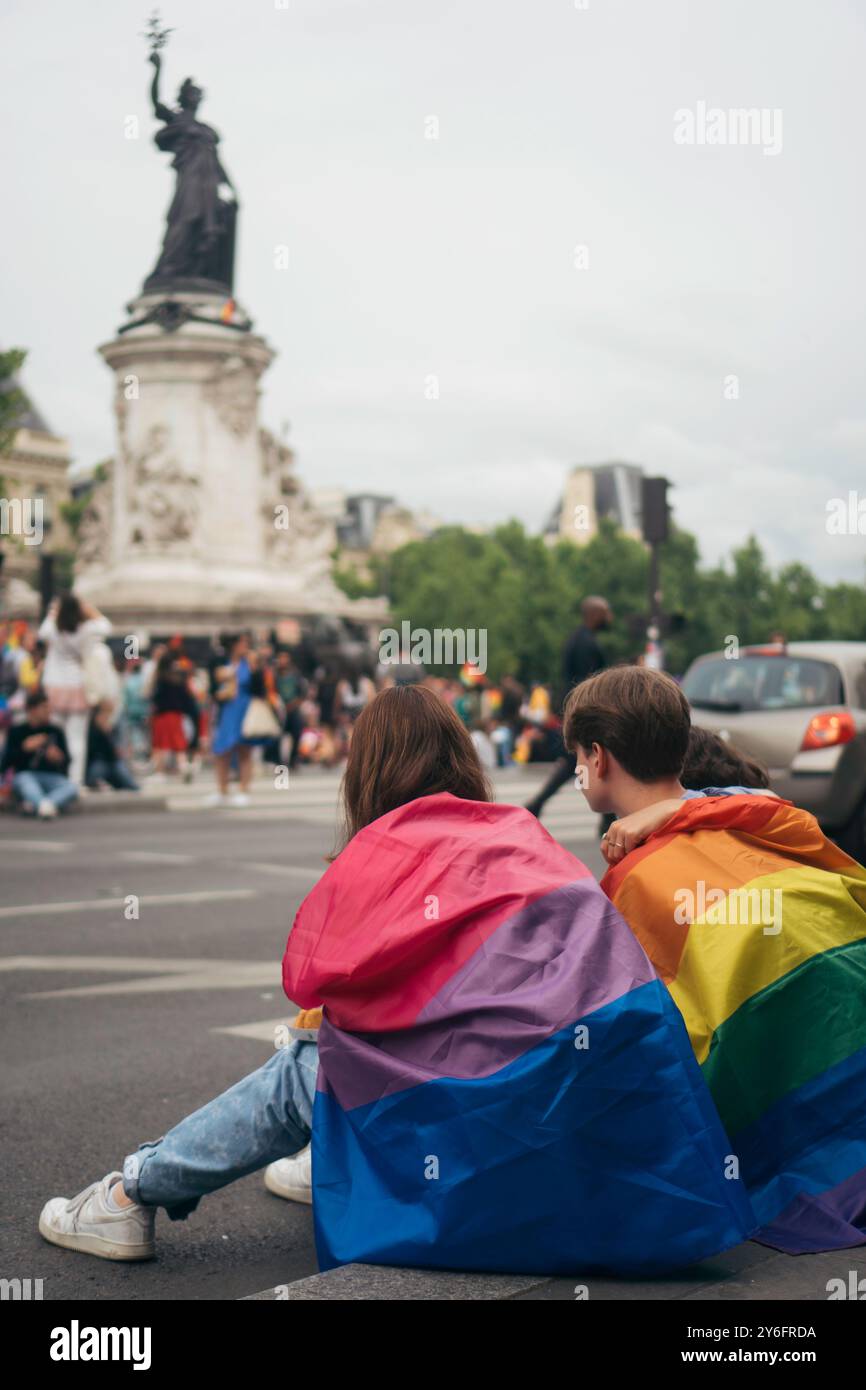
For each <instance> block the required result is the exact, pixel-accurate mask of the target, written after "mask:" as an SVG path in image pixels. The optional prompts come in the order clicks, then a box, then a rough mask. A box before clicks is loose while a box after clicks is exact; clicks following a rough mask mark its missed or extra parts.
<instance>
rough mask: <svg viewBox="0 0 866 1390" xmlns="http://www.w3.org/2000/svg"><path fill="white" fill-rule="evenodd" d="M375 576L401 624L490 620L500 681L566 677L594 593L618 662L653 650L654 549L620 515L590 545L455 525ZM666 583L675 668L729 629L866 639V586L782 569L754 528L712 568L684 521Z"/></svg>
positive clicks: (715, 644) (672, 543)
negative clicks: (619, 522)
mask: <svg viewBox="0 0 866 1390" xmlns="http://www.w3.org/2000/svg"><path fill="white" fill-rule="evenodd" d="M374 579H375V581H376V582H375V583H374V584H373V585H372V586H371V587H370V588H369V589H368V590H366V592H374V593H375V592H379V593H382V592H385V593H386V594H387V596H388V599H389V601H390V605H391V611H392V614H393V619H394V621H395V622H396V623H397V624H398V625H399V623H400V622H402V621H403V620H408V621H409V622H410V623H411V624H412V626H413V628H426V629H428V630H433V629H435V628H486V629H487V650H488V656H487V662H488V674H489V675H490V677H491V678H492V679H493V680H497V679H499V678H500V677H501V676H502V675H504V674H505V673H506V672H512V673H513V674H515V675H517V676H518V677H519V679H521V680H524V681H526V680H530V679H534V680H544V681H547V682H550V683H553V684H554V685H555V684H557V683H558V681H559V679H560V662H561V653H562V646H563V643H564V641H565V639H566V637H567V635H568V634H569V632H571V631H572V629H573V628H574V627H575V626H576V625H577V623H578V622H579V621H580V616H579V615H580V602H581V600H582V599H583V598H585V597H586V596H587V595H589V594H602V595H604V597H605V598H607V599H608V601H609V602H610V604H611V606H612V608H613V611H614V614H615V619H616V621H615V623H614V627H613V629H612V631H611V632H609V633H605V634H604V635H603V636H602V638H601V641H602V645H603V646H604V648H605V651H606V654H607V656H608V659H609V660H610V661H623V660H631V659H634V658H635V657H636V656H637V655H638V653H639V652H641V651H642V650H643V647H644V633H645V624H646V618H647V613H648V608H649V604H648V597H647V588H648V583H649V554H648V551H647V549H646V547H645V546H644V545H643V544H642V543H641V542H640V541H638V540H635V539H633V538H632V537H630V536H626V535H624V534H623V533H622V532H621V531H619V530H618V529H617V528H616V526H615V525H614V523H613V522H611V521H607V520H605V521H602V523H601V525H600V527H599V531H598V534H597V535H596V536H594V537H593V538H592V540H590V541H589V542H588V543H587V544H586V545H583V546H577V545H574V544H572V543H571V542H569V541H558V542H557V543H555V544H554V545H548V544H546V543H545V541H544V540H543V539H542V538H541V537H540V536H529V535H527V534H526V532H525V531H524V529H523V527H522V525H521V524H520V523H519V522H517V521H509V522H506V523H505V524H504V525H501V526H498V527H496V529H495V530H493V531H492V532H490V533H489V534H485V535H476V534H475V533H474V532H471V531H466V530H464V529H463V528H462V527H459V526H447V527H443V528H442V529H441V530H439V531H437V532H436V533H435V534H434V535H433V536H431V537H430V538H429V539H427V540H423V541H412V542H411V543H410V544H409V545H405V546H403V547H402V548H401V549H400V550H398V551H396V552H395V553H394V554H393V555H391V556H389V557H388V560H387V562H380V564H379V567H378V570H377V573H376V575H375V576H374ZM661 582H662V592H663V595H664V597H663V607H664V610H665V612H666V613H668V614H676V615H679V616H680V619H681V630H680V631H675V632H672V633H671V634H670V635H668V636H667V637H666V639H665V655H666V665H667V667H668V669H669V670H671V671H674V672H682V671H684V670H685V668H686V667H687V666H688V664H689V662H690V661H692V660H693V658H694V657H696V656H699V655H701V653H703V652H707V651H714V650H717V649H719V648H721V647H723V646H724V642H725V638H726V637H727V636H729V635H735V636H737V638H738V639H739V641H740V642H741V643H742V644H748V643H754V642H766V641H767V640H768V639H769V637H770V635H771V633H772V632H774V631H776V630H781V631H782V632H784V633H785V636H786V637H787V638H788V640H789V641H797V640H806V639H811V640H818V639H831V638H835V639H851V640H861V641H862V640H864V638H866V587H861V586H857V585H856V584H837V585H829V586H828V585H824V584H822V583H821V582H820V580H818V579H816V578H815V576H814V575H813V574H812V573H811V571H810V570H809V569H807V567H806V566H805V565H802V564H800V563H799V562H796V563H793V564H789V565H786V566H785V567H784V568H783V569H781V570H780V571H779V572H778V573H777V574H774V573H773V572H772V571H771V570H770V568H769V566H768V565H767V562H766V559H765V557H764V555H763V552H762V550H761V547H760V546H759V544H758V542H757V541H756V540H755V538H754V537H753V536H750V537H749V538H748V539H747V540H746V541H745V543H744V544H743V545H742V546H740V547H738V549H736V550H735V551H734V552H733V554H732V555H731V557H730V559H729V561H727V562H726V563H725V564H723V565H717V566H715V567H713V568H712V569H702V568H701V566H700V555H699V551H698V545H697V541H696V539H695V537H694V536H692V535H690V534H689V533H688V532H686V531H680V530H677V529H674V530H673V531H672V534H671V537H670V539H669V540H668V541H667V542H666V544H665V545H664V546H663V548H662V560H661ZM377 586H378V587H377ZM346 592H349V591H348V590H346ZM447 673H448V672H447V671H446V670H443V671H442V672H441V674H447Z"/></svg>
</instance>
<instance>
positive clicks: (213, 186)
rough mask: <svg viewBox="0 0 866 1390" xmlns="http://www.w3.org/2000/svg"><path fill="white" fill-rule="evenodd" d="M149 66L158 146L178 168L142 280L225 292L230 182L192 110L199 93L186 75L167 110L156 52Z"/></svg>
mask: <svg viewBox="0 0 866 1390" xmlns="http://www.w3.org/2000/svg"><path fill="white" fill-rule="evenodd" d="M150 61H151V62H152V63H153V66H154V69H155V71H154V74H153V83H152V85H151V89H150V95H151V99H152V101H153V109H154V113H155V115H156V118H157V120H160V121H164V122H165V124H164V125H163V127H162V129H161V130H158V131H157V133H156V137H155V139H156V143H157V145H158V146H159V148H160V149H161V150H170V151H171V152H172V153H173V155H174V159H173V160H172V167H173V168H175V169H176V170H177V186H176V188H175V193H174V198H173V199H172V204H171V207H170V208H169V210H168V225H167V226H166V230H165V239H164V241H163V243H162V252H161V254H160V257H159V260H158V261H157V263H156V265H155V267H154V269H153V271H152V273H151V274H150V275H149V276H148V278H147V279H146V280H145V282H144V288H145V291H150V290H155V289H174V290H182V289H190V290H195V289H203V290H213V291H215V292H219V293H222V292H227V293H230V292H231V289H232V283H233V270H234V243H235V217H236V215H237V208H238V201H237V194H236V193H235V189H234V185H233V184H232V181H231V179H230V178H229V176H228V174H227V173H226V171H225V169H224V168H223V166H222V164H221V163H220V160H219V155H218V154H217V144H218V143H219V136H218V135H217V133H216V131H215V130H213V129H212V128H211V126H209V125H205V124H204V122H203V121H199V120H196V111H197V110H198V106H199V103H200V101H201V99H202V96H203V95H204V93H203V92H202V90H201V88H200V87H197V86H196V85H195V83H194V82H193V81H192V79H191V78H189V77H188V78H187V79H186V80H185V82H184V84H183V86H182V87H181V89H180V92H179V93H178V103H179V104H178V109H177V110H176V111H172V110H171V109H170V108H169V107H167V106H163V104H162V102H161V101H160V99H159V73H160V66H161V63H160V57H159V53H158V52H153V53H151V55H150Z"/></svg>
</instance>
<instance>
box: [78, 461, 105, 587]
mask: <svg viewBox="0 0 866 1390" xmlns="http://www.w3.org/2000/svg"><path fill="white" fill-rule="evenodd" d="M103 467H105V465H103ZM112 506H113V487H112V475H111V472H110V471H107V473H106V476H104V477H103V478H101V479H99V480H98V481H97V482H96V483H94V486H93V488H92V489H91V492H90V494H89V495H88V498H87V504H86V506H85V508H84V511H83V513H82V516H81V520H80V522H79V523H78V531H77V534H76V538H75V540H76V544H75V557H76V563H77V564H79V565H82V566H84V567H85V568H86V567H87V566H89V565H107V564H108V563H109V561H110V559H111V526H112Z"/></svg>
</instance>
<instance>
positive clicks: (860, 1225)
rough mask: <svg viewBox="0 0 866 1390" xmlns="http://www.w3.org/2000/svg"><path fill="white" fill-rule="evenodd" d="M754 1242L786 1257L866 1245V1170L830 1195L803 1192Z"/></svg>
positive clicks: (838, 1184) (834, 1189) (757, 1235)
mask: <svg viewBox="0 0 866 1390" xmlns="http://www.w3.org/2000/svg"><path fill="white" fill-rule="evenodd" d="M753 1239H754V1240H757V1241H759V1242H760V1244H761V1245H769V1246H770V1248H771V1249H773V1250H783V1251H784V1252H785V1254H786V1255H806V1254H812V1253H814V1252H815V1251H821V1250H847V1249H849V1248H850V1247H852V1246H855V1245H866V1168H861V1169H860V1171H859V1172H858V1173H852V1174H851V1176H850V1178H846V1179H845V1181H844V1182H840V1183H837V1185H836V1186H835V1187H831V1188H829V1189H828V1191H826V1192H817V1193H807V1192H801V1193H800V1194H799V1195H798V1196H797V1197H795V1198H794V1200H793V1202H790V1203H789V1205H788V1206H787V1207H785V1210H784V1211H783V1212H780V1213H779V1215H778V1216H777V1217H776V1219H775V1221H773V1222H772V1224H771V1225H769V1226H762V1227H761V1229H760V1230H759V1231H756V1232H755V1235H754V1236H753Z"/></svg>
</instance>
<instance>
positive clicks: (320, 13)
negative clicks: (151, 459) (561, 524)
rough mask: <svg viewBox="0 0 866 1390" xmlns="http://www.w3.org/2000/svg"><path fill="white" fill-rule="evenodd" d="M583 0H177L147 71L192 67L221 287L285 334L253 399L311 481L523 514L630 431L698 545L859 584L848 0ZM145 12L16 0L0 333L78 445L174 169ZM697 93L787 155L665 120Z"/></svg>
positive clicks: (538, 510)
mask: <svg viewBox="0 0 866 1390" xmlns="http://www.w3.org/2000/svg"><path fill="white" fill-rule="evenodd" d="M584 3H585V0H578V3H577V4H575V0H287V3H286V5H285V8H281V7H280V5H281V0H277V3H275V0H234V2H233V3H231V2H230V0H165V3H164V4H163V5H162V18H163V21H164V22H165V23H166V24H168V25H172V26H174V28H175V33H174V34H172V36H171V39H170V40H169V45H168V48H167V50H166V51H165V61H166V67H165V78H166V84H165V92H164V99H165V100H171V102H172V104H173V102H174V97H175V93H176V91H177V87H178V85H179V83H180V81H181V80H182V79H183V78H184V77H185V76H187V75H191V76H194V77H195V78H196V79H197V80H199V81H200V82H201V83H202V84H203V86H204V88H205V94H206V95H205V101H204V103H203V105H202V107H201V110H200V116H201V118H202V119H203V120H205V121H207V122H208V123H210V124H211V125H213V126H214V127H215V128H216V129H217V130H218V131H219V133H220V135H221V137H222V146H221V153H222V158H223V162H224V163H225V165H226V167H227V168H228V170H229V172H230V173H231V175H232V177H233V179H234V181H235V183H236V185H237V187H238V190H239V193H240V198H241V204H242V207H241V226H240V240H239V254H238V260H237V264H236V296H237V298H238V299H239V301H240V302H241V303H242V305H243V306H244V307H245V308H246V309H247V310H248V312H249V313H250V314H251V315H252V317H253V319H254V320H255V323H256V328H257V330H258V331H260V332H261V333H263V334H264V335H265V337H266V338H267V339H268V341H269V342H270V343H271V345H272V346H273V347H274V348H275V349H276V350H277V352H278V354H279V355H278V357H277V359H276V361H275V362H274V364H273V366H272V367H271V369H270V370H269V372H268V373H267V375H266V377H265V378H264V381H263V386H264V398H263V418H264V423H266V424H268V425H269V426H271V427H272V428H274V429H279V427H280V426H281V424H282V422H283V421H286V420H288V421H290V422H291V435H290V440H291V442H292V444H293V445H294V447H295V449H296V450H297V454H298V465H299V472H300V475H301V477H302V478H303V480H304V482H305V483H306V484H307V486H309V487H312V488H316V487H330V486H337V487H343V488H347V489H349V490H355V491H359V490H364V491H377V492H386V493H392V494H395V495H396V496H397V497H398V498H399V499H400V500H401V501H403V502H404V503H406V504H408V505H410V506H412V507H415V508H424V509H428V510H431V511H433V512H434V513H436V514H437V515H439V516H441V517H443V518H444V519H446V520H453V521H465V522H471V523H481V524H483V525H487V524H491V523H495V522H496V521H499V520H503V519H506V518H508V517H512V516H514V517H518V518H520V519H521V520H522V521H523V522H524V523H525V524H526V525H527V526H529V527H530V528H538V527H540V525H541V524H542V522H543V521H544V519H545V517H546V515H547V514H548V512H549V511H550V509H551V507H552V506H553V505H554V503H555V501H556V499H557V496H558V493H559V491H560V487H561V482H562V478H563V476H564V473H565V471H566V470H567V468H569V467H571V466H574V465H575V464H577V463H592V462H600V461H603V460H607V459H612V458H621V459H626V460H629V461H632V462H635V463H639V464H642V465H643V466H644V467H646V468H647V469H649V470H651V471H654V472H663V473H665V474H666V475H667V476H668V477H670V478H671V479H672V480H673V482H674V483H675V484H676V488H675V491H674V493H673V501H674V505H675V509H676V515H677V519H678V520H679V521H680V522H681V524H683V525H685V526H686V527H688V528H689V529H690V530H693V531H694V532H696V533H697V534H698V536H699V539H700V544H701V550H702V554H703V555H704V558H705V559H707V560H714V559H716V558H717V557H719V556H720V555H723V554H725V553H726V552H728V551H729V550H730V549H731V547H732V546H734V545H735V544H737V543H738V542H739V541H740V540H741V539H742V538H743V537H744V536H745V535H746V534H747V532H748V531H749V530H754V531H756V532H757V534H758V535H759V537H760V539H761V540H762V542H763V543H764V545H765V547H766V549H767V551H768V553H769V555H770V557H771V559H772V561H773V562H774V563H780V562H782V561H784V560H788V559H792V558H801V559H803V560H805V561H806V562H807V563H809V564H810V565H812V566H813V567H814V568H815V569H816V570H817V571H818V572H819V574H821V576H822V577H824V578H827V579H834V578H847V579H851V580H861V579H862V578H863V574H864V555H866V536H857V535H852V536H842V537H840V536H830V535H828V534H827V531H826V526H825V517H826V507H827V502H828V500H829V499H831V498H833V497H839V496H846V495H847V493H848V491H849V489H859V490H860V492H859V495H860V496H861V497H866V468H864V457H866V390H864V386H866V382H864V377H866V367H864V363H866V353H864V321H866V319H864V308H866V304H864V300H866V275H864V256H866V235H864V201H866V200H864V193H863V186H864V175H866V151H864V132H866V120H864V114H866V113H864V106H866V84H864V81H863V72H864V69H866V41H864V40H866V0H859V2H858V3H855V2H854V0H851V2H849V0H822V3H821V4H820V5H816V4H815V3H814V0H654V2H653V3H649V0H588V3H587V4H586V8H582V6H583V4H584ZM150 8H151V6H150V3H149V0H87V3H86V5H84V6H78V5H70V4H69V3H61V0H39V3H38V4H37V3H34V2H33V0H2V20H0V54H2V56H0V102H2V104H3V107H4V108H5V111H4V119H3V127H4V131H5V137H4V141H3V181H4V191H5V192H6V193H7V194H11V197H7V198H6V199H4V202H5V210H4V214H3V257H2V276H3V281H4V285H3V306H4V307H3V314H2V327H0V333H2V341H3V343H4V345H16V346H18V345H20V346H23V347H27V348H29V350H30V358H29V362H28V365H27V368H26V373H25V378H24V384H25V386H26V387H27V388H28V389H29V391H30V392H31V394H32V396H33V397H34V400H35V401H36V403H37V404H38V406H39V407H40V409H41V410H42V412H43V413H44V414H45V416H46V417H47V419H48V421H49V423H50V425H51V426H52V428H53V429H54V430H56V431H57V432H58V433H63V434H65V435H67V436H68V438H69V439H70V441H71V444H72V449H73V453H74V456H75V458H76V460H78V461H79V462H81V463H91V462H95V461H96V460H98V459H99V458H102V457H105V456H106V455H108V454H110V453H111V452H112V450H113V437H112V425H113V416H112V412H111V409H110V404H111V378H110V374H109V371H108V368H107V367H106V366H105V364H104V363H103V362H102V360H101V359H100V358H99V357H98V356H97V354H96V351H95V349H96V345H97V344H98V343H101V342H104V341H106V340H107V339H109V338H110V337H111V336H113V334H114V332H115V330H116V328H117V326H118V325H119V324H120V323H121V322H122V321H123V317H124V313H123V308H124V305H125V304H126V302H127V301H128V300H129V299H130V298H131V297H132V296H133V295H134V294H135V293H136V292H137V291H138V290H139V288H140V285H141V282H142V280H143V279H144V277H145V276H146V275H147V274H148V273H149V272H150V270H151V269H152V266H153V264H154V262H155V260H156V256H157V252H158V248H159V244H160V240H161V236H162V228H163V219H164V215H165V211H166V209H167V207H168V204H169V201H170V198H171V193H172V187H173V177H174V176H173V174H172V173H171V171H170V168H169V160H168V157H167V156H165V155H162V154H160V153H159V152H158V151H157V150H156V148H155V146H154V145H153V143H152V136H153V133H154V131H155V130H156V128H157V126H156V123H155V121H154V120H153V117H152V113H151V111H150V108H149V101H148V84H149V78H150V74H151V69H150V67H149V65H148V64H147V62H146V51H147V50H146V45H145V42H144V40H143V39H142V38H141V37H139V35H140V33H141V31H142V30H143V29H144V27H145V20H146V17H147V14H148V12H149V9H150ZM700 102H705V103H707V105H708V106H709V107H718V108H722V109H723V110H728V109H731V108H739V107H758V108H766V109H767V110H768V111H770V112H772V111H774V110H778V111H780V112H781V127H778V129H777V133H779V132H780V133H781V150H780V151H779V152H778V153H776V154H765V153H764V150H763V148H762V146H761V145H760V144H751V145H743V144H739V145H735V144H731V143H728V144H726V145H725V144H722V145H718V144H717V145H709V144H703V145H698V144H692V145H683V144H678V143H676V142H675V139H674V132H675V113H676V112H677V111H678V110H683V109H685V110H692V111H697V109H698V103H700ZM131 115H137V116H138V117H139V121H140V129H141V133H140V137H139V138H138V139H137V140H130V139H127V138H125V135H124V123H125V121H126V119H127V118H128V117H129V116H131ZM430 117H435V118H436V120H437V121H438V127H439V138H438V139H437V140H433V139H427V138H425V133H427V132H429V131H430V129H431V128H432V127H431V123H430V121H429V118H430ZM279 245H287V246H288V247H289V262H290V263H289V268H288V270H284V271H283V270H278V269H276V268H275V265H274V248H275V247H276V246H279ZM577 246H585V247H586V248H587V251H586V257H588V266H587V267H586V268H583V269H581V268H576V266H575V247H577ZM431 376H435V377H436V378H438V383H439V392H440V394H439V399H438V400H430V399H427V394H426V391H425V388H426V385H427V381H428V378H429V377H431ZM731 376H735V377H737V378H738V383H739V399H726V395H725V383H726V378H729V377H731ZM732 389H734V388H732V387H730V386H729V387H728V393H729V394H730V393H731V390H732Z"/></svg>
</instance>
